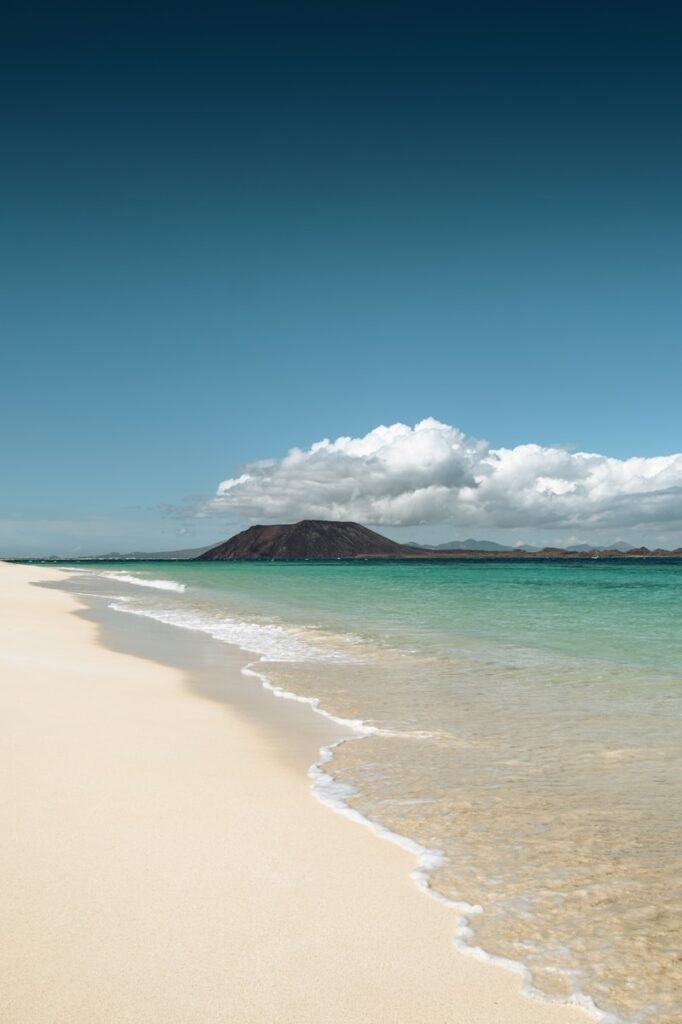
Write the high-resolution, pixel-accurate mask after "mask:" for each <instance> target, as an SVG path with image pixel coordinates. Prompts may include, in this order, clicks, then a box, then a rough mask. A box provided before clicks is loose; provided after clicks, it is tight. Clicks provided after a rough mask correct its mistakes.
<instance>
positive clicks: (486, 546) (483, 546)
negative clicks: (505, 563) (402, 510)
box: [434, 537, 514, 551]
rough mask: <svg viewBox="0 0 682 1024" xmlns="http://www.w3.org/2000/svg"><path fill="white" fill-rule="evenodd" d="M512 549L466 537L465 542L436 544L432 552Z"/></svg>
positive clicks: (453, 541) (452, 541)
mask: <svg viewBox="0 0 682 1024" xmlns="http://www.w3.org/2000/svg"><path fill="white" fill-rule="evenodd" d="M513 550H514V548H511V547H508V546H507V545H505V544H498V543H497V542H496V541H494V540H474V538H473V537H468V538H467V539H466V540H451V541H448V542H447V543H445V544H436V545H435V546H434V551H513Z"/></svg>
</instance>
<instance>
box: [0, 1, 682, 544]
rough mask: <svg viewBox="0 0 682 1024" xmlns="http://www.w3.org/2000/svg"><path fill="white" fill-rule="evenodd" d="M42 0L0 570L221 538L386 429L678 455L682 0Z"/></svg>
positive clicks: (6, 316) (9, 240)
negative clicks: (279, 483)
mask: <svg viewBox="0 0 682 1024" xmlns="http://www.w3.org/2000/svg"><path fill="white" fill-rule="evenodd" d="M56 6H57V5H50V6H46V7H45V10H44V11H40V10H33V9H32V11H31V19H30V21H29V20H28V18H27V17H24V16H23V14H22V11H21V6H20V5H16V8H13V5H12V4H10V5H9V8H8V9H9V16H8V20H7V30H6V32H5V33H4V36H5V38H4V44H3V45H4V46H5V47H6V48H7V52H6V54H4V57H3V60H2V72H1V77H2V81H1V82H0V85H1V86H2V95H3V97H4V99H3V124H4V131H3V134H4V138H3V148H4V153H5V155H4V157H3V165H2V171H1V172H0V173H1V175H2V189H1V190H0V207H1V214H2V223H3V232H2V243H1V249H0V273H1V279H2V294H3V301H2V325H1V326H2V336H3V373H2V378H3V398H2V406H1V408H0V431H1V432H0V437H1V438H2V440H1V441H0V444H1V446H2V448H1V453H2V468H3V484H2V489H1V491H0V553H5V554H15V553H16V554H33V553H35V554H40V553H50V552H52V551H60V552H61V551H64V552H71V551H76V550H79V551H82V552H93V551H101V550H111V549H119V550H124V549H130V548H133V547H144V548H148V549H149V548H151V549H153V548H155V547H156V548H168V547H170V548H173V547H176V546H180V545H184V544H185V543H187V544H194V543H196V544H199V543H203V542H207V543H208V542H210V541H213V540H218V539H221V538H222V537H223V536H225V535H227V534H229V533H231V532H233V531H234V529H236V528H237V527H239V526H241V525H244V524H245V523H246V522H247V521H251V520H252V519H253V518H257V517H258V510H257V508H255V507H254V506H253V502H252V503H251V504H249V512H248V514H247V513H246V512H244V511H243V509H241V507H240V509H241V510H240V509H233V508H226V507H221V508H219V509H212V510H211V512H210V514H209V515H207V516H201V517H199V518H197V516H196V514H195V512H196V510H197V509H205V508H206V501H207V499H208V498H209V496H210V495H212V494H214V493H215V490H216V488H217V486H218V484H219V483H220V481H221V480H224V479H226V478H230V477H234V476H238V475H239V472H240V470H239V467H240V466H243V465H244V464H248V463H252V462H253V461H254V460H258V459H263V458H269V459H274V460H281V459H282V458H283V457H284V456H285V455H286V452H287V450H288V449H290V448H291V447H292V446H297V447H300V448H303V449H306V448H308V447H309V446H310V445H311V444H313V443H315V442H318V441H320V440H322V439H324V438H330V439H334V438H337V437H339V436H342V435H344V436H349V437H355V438H360V437H363V436H364V435H366V434H368V433H369V432H371V431H372V430H374V428H376V427H377V426H379V425H380V424H386V425H389V424H393V423H397V422H401V423H404V424H408V425H414V424H417V423H419V422H420V421H422V420H424V419H425V418H428V417H433V418H435V419H436V420H437V421H439V422H441V423H443V424H447V425H452V426H454V427H457V428H460V429H461V430H462V431H463V432H464V433H465V434H466V435H467V436H470V437H473V438H477V439H485V440H486V441H488V442H489V444H490V446H491V447H492V449H494V450H497V449H502V448H504V449H508V448H514V447H515V446H518V445H526V444H535V445H538V446H541V447H543V448H553V447H556V446H559V447H567V448H569V449H570V450H578V451H580V450H584V451H588V452H597V453H600V454H602V455H604V456H611V457H615V458H618V459H627V458H628V457H631V456H649V457H653V456H663V455H669V454H671V453H676V452H679V451H680V450H681V449H682V441H681V437H680V433H681V432H680V413H679V380H680V371H681V370H682V355H681V352H682V346H681V345H680V335H681V331H680V328H681V326H682V312H681V306H680V302H679V295H680V294H681V287H680V286H681V284H682V281H681V280H680V278H681V270H682V266H681V260H680V242H679V240H680V238H681V237H682V223H681V222H682V209H681V205H680V195H679V182H680V180H682V142H681V138H680V132H679V106H680V100H681V99H682V89H681V85H682V82H681V78H682V59H681V58H682V54H681V53H680V49H682V44H681V43H680V38H681V36H680V33H679V31H678V30H679V25H678V24H677V18H676V15H675V13H674V12H673V11H672V10H671V5H662V6H660V7H658V8H657V7H656V6H655V5H653V6H652V5H647V6H646V8H645V6H644V5H643V4H623V5H619V6H618V11H617V14H614V8H613V5H610V4H609V5H607V4H604V5H600V4H596V5H595V4H590V5H584V6H583V5H581V4H572V5H565V6H564V5H561V4H559V5H551V9H550V7H548V5H537V6H535V5H532V6H531V5H522V6H520V7H514V10H513V11H512V10H511V9H510V7H509V5H504V6H500V7H499V9H498V8H495V7H490V8H486V9H485V11H483V10H481V12H480V14H478V15H477V14H476V13H475V12H472V11H471V7H470V5H457V4H449V5H426V6H424V5H407V4H406V5H401V4H391V5H380V4H371V3H370V4H364V5H354V4H352V3H351V4H344V5H338V7H337V8H336V9H330V10H329V11H327V12H326V13H325V12H321V11H320V5H312V4H310V5H305V4H295V5H288V4H277V5H265V4H260V5H259V4H256V5H252V6H250V8H249V13H248V16H247V15H245V14H243V13H242V14H237V13H236V11H235V9H234V8H233V7H232V5H221V6H220V7H218V6H217V5H206V4H201V3H200V4H198V5H196V4H195V5H189V4H182V3H177V4H173V3H170V4H165V5H158V6H157V5H154V4H148V5H142V10H141V11H140V10H139V9H138V10H135V9H133V8H132V7H130V8H129V7H127V6H126V4H117V5H109V4H106V3H103V4H99V5H94V7H92V6H90V7H89V6H86V5H80V4H73V5H59V6H60V7H61V8H62V9H61V10H56V9H55V8H56ZM614 486H615V485H614ZM670 486H676V485H675V482H674V481H673V483H672V484H670ZM616 496H617V495H616ZM668 499H671V495H668V496H667V498H666V501H668ZM457 500H458V498H457V495H456V494H454V495H453V502H454V503H455V504H456V503H457ZM167 506H170V507H172V514H170V515H169V514H168V512H167V511H164V509H165V508H166V507H167ZM266 506H267V503H264V509H265V508H266ZM180 508H186V509H187V510H188V511H187V513H186V514H185V515H183V514H182V513H180V512H179V511H178V509H180ZM192 510H194V511H192ZM300 511H301V513H302V514H305V513H306V509H305V507H303V506H301V507H300ZM448 514H449V513H448ZM496 523H497V521H495V522H492V523H491V525H486V524H485V523H482V524H481V529H482V528H483V525H486V529H485V530H484V532H485V534H486V535H487V536H493V537H509V538H510V539H516V538H524V539H529V540H533V539H538V538H540V539H542V538H549V537H550V536H551V537H552V538H559V539H568V538H571V539H572V538H576V539H585V540H590V539H591V535H590V529H591V528H592V527H593V526H594V521H590V520H586V521H585V523H584V524H581V522H580V520H579V518H578V519H574V521H572V522H571V524H570V526H569V525H566V524H563V525H561V524H550V525H548V526H547V529H545V528H544V526H541V525H540V526H539V525H537V524H534V523H533V522H531V521H530V520H529V524H528V529H525V530H524V529H523V527H522V526H513V527H512V526H507V525H496ZM675 524H676V520H674V519H671V518H670V516H668V518H667V519H666V520H665V523H663V522H661V523H659V522H658V521H657V520H656V518H655V517H654V518H649V519H648V520H646V521H642V523H641V524H638V523H637V522H634V521H633V520H632V518H631V519H630V520H628V521H627V523H626V522H624V523H623V529H622V530H619V529H618V527H619V525H620V524H619V523H618V521H617V520H616V521H613V520H609V522H608V524H605V525H604V531H605V532H604V536H605V537H606V535H607V534H608V533H609V532H611V534H612V539H614V540H615V539H618V537H619V536H620V535H621V533H623V532H624V531H625V530H626V529H627V530H629V531H630V535H631V536H632V538H633V540H638V541H642V542H646V541H647V540H649V539H652V540H653V539H656V537H659V536H660V537H665V538H673V539H674V536H675V535H676V533H675V531H676V530H677V526H676V525H675ZM383 525H384V526H385V527H386V529H387V532H392V533H393V534H394V535H396V536H405V537H407V535H408V533H409V535H410V536H413V535H414V536H423V537H424V538H426V537H428V538H430V539H443V540H446V539H452V538H453V537H456V536H458V535H460V534H461V533H462V530H460V529H459V521H458V520H457V518H456V516H454V517H453V516H450V518H449V519H448V520H447V521H445V522H443V523H439V522H437V521H432V520H431V519H429V521H428V522H426V523H424V524H423V526H419V524H413V523H411V522H410V523H406V524H405V525H404V526H402V527H401V526H400V524H399V523H398V524H393V525H392V524H391V523H384V524H383ZM464 525H465V524H464V523H462V527H463V528H464ZM476 526H477V523H476V522H475V521H474V522H473V523H471V522H470V521H467V522H466V527H467V528H466V531H465V532H466V535H472V534H473V535H474V536H475V535H477V534H480V533H481V529H477V528H476ZM600 529H601V526H600ZM510 531H511V532H510ZM597 532H598V533H599V531H597ZM512 535H513V537H512ZM680 543H682V539H681V540H680Z"/></svg>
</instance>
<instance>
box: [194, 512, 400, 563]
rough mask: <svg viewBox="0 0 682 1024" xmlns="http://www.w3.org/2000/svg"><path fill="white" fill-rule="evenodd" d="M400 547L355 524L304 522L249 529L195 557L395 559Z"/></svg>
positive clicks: (205, 558) (217, 558) (220, 558)
mask: <svg viewBox="0 0 682 1024" xmlns="http://www.w3.org/2000/svg"><path fill="white" fill-rule="evenodd" d="M404 551H405V547H404V546H403V545H402V544H398V543H397V542H396V541H393V540H389V539H388V537H382V536H381V534H380V533H375V532H374V531H373V530H368V529H367V527H366V526H360V525H359V523H335V522H328V521H327V520H324V519H304V520H302V522H300V523H285V524H282V525H277V526H251V527H250V528H249V529H248V530H244V531H243V532H242V533H238V534H237V535H236V536H234V537H231V538H230V539H229V540H227V541H225V543H224V544H218V545H217V547H214V548H211V549H210V550H208V551H205V552H204V553H203V554H201V555H199V559H200V560H201V561H236V560H252V561H253V560H269V559H276V560H278V561H279V560H291V561H304V560H305V559H318V560H324V559H336V558H361V557H365V558H372V557H386V556H388V557H397V558H400V557H401V556H402V555H403V553H404Z"/></svg>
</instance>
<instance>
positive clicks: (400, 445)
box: [203, 419, 682, 529]
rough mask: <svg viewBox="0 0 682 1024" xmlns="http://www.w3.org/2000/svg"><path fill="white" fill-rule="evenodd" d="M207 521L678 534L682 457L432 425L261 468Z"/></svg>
mask: <svg viewBox="0 0 682 1024" xmlns="http://www.w3.org/2000/svg"><path fill="white" fill-rule="evenodd" d="M203 511H204V512H205V511H209V512H213V513H218V512H219V513H222V514H225V513H227V514H229V515H235V516H239V517H241V518H242V519H248V520H250V521H252V522H255V521H260V522H286V521H292V520H296V519H302V518H309V519H352V520H358V521H360V522H362V523H367V524H369V525H374V526H383V527H400V526H423V525H429V524H443V525H446V524H449V525H452V526H459V527H468V526H476V527H489V528H501V529H504V528H521V529H527V528H529V527H533V528H535V529H553V528H559V527H561V528H566V527H568V528H571V527H580V528H581V529H584V528H595V529H601V528H605V527H608V528H613V529H617V528H631V527H638V526H646V527H647V528H652V527H654V528H656V527H658V528H665V529H678V528H682V453H678V454H674V455H662V456H656V457H653V458H629V459H615V458H610V457H608V456H606V455H599V454H596V453H590V452H570V451H567V450H565V449H564V448H545V447H542V446H540V445H536V444H525V445H519V446H517V447H516V448H491V447H490V445H489V444H488V443H487V442H486V441H482V440H479V439H476V438H472V437H468V436H466V435H465V434H464V433H462V431H461V430H458V429H457V428H456V427H452V426H449V425H448V424H446V423H441V422H439V421H438V420H435V419H425V420H422V421H421V422H420V423H417V424H416V425H415V426H414V427H410V426H406V425H405V424H403V423H394V424H393V425H392V426H388V427H385V426H380V427H376V429H374V430H372V431H370V432H369V433H368V434H366V435H365V436H364V437H339V438H337V439H336V440H335V441H330V440H328V439H324V440H322V441H317V442H316V443H315V444H313V445H311V446H310V447H309V448H306V449H300V448H292V449H291V450H290V451H289V452H288V454H287V455H286V456H285V457H284V458H282V459H263V460H260V461H258V462H252V463H249V464H248V465H246V466H245V467H243V469H242V472H241V473H240V474H239V475H238V476H235V477H232V478H230V479H227V480H223V482H222V483H221V484H220V485H219V487H218V490H217V493H216V496H215V497H214V498H213V499H211V500H210V502H209V503H208V505H207V506H205V508H204V509H203Z"/></svg>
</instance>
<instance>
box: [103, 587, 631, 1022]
mask: <svg viewBox="0 0 682 1024" xmlns="http://www.w3.org/2000/svg"><path fill="white" fill-rule="evenodd" d="M99 575H111V576H114V577H115V576H119V577H120V576H122V575H125V574H114V573H112V574H106V573H102V574H99ZM135 582H136V583H137V582H140V581H139V580H135ZM161 582H165V581H161ZM164 589H169V588H164ZM183 589H184V588H183ZM119 600H120V599H117V600H116V601H115V602H113V603H112V604H110V605H109V607H110V608H112V609H114V610H115V611H121V612H126V613H128V614H132V615H140V616H143V617H146V618H151V619H155V620H156V621H158V622H163V623H166V624H168V625H173V626H176V627H179V628H182V629H190V630H193V631H198V632H203V633H207V634H208V635H210V636H212V637H213V638H214V639H216V640H220V641H221V642H223V643H229V644H234V645H236V646H238V647H240V648H241V649H242V650H246V651H253V652H255V653H257V654H260V659H259V664H260V663H266V662H268V661H311V660H312V661H327V662H329V661H339V660H342V661H349V660H351V659H349V658H348V657H347V656H346V655H343V656H339V654H338V653H335V652H327V651H322V650H320V649H318V648H316V647H315V646H313V645H311V644H309V643H307V642H306V641H305V640H303V639H302V638H301V637H300V636H299V635H297V634H296V633H295V632H294V631H293V630H287V629H285V628H284V627H282V626H276V625H261V624H258V623H253V622H243V621H238V620H236V619H230V618H227V617H217V616H216V617H215V618H211V617H210V616H208V615H199V614H197V613H193V612H190V611H185V610H182V611H179V610H174V609H173V610H171V609H159V608H156V609H152V608H141V607H137V608H136V607H133V606H130V605H127V604H119V603H118V601H119ZM241 671H242V673H243V674H244V675H246V676H252V677H255V678H257V679H259V680H260V682H261V684H262V686H263V687H264V688H265V689H267V690H269V691H270V692H271V693H272V694H273V696H275V697H279V698H281V699H284V700H293V701H296V702H298V703H300V704H307V705H308V706H309V707H310V708H311V710H312V711H314V712H315V713H316V714H319V715H322V716H323V717H324V718H326V719H328V720H329V721H332V722H335V723H336V724H338V725H341V726H344V727H345V728H348V729H350V730H351V731H352V732H353V733H354V735H352V736H346V737H342V738H340V739H339V740H337V741H336V742H335V743H331V744H329V745H328V746H325V747H322V748H321V749H320V759H319V761H317V762H316V763H315V764H313V765H311V767H310V768H309V770H308V776H309V777H310V778H311V779H312V787H311V788H312V792H313V794H314V795H315V797H316V798H317V799H318V800H320V801H321V802H322V803H323V804H325V805H326V806H327V807H329V808H331V809H332V810H334V811H335V812H336V813H338V814H343V815H344V817H346V818H349V819H350V820H351V821H354V822H356V823H357V824H360V825H363V826H365V827H366V828H369V829H371V831H372V832H373V833H374V835H376V836H377V837H379V838H380V839H384V840H387V841H388V842H391V843H395V844H396V845H397V846H400V847H401V848H402V849H404V850H407V851H408V852H409V853H411V854H413V856H414V857H415V858H416V861H417V866H416V867H415V868H414V870H413V871H411V872H410V877H411V878H412V880H413V881H414V883H415V885H416V886H417V888H418V889H419V890H420V891H421V892H423V893H425V894H426V895H428V896H429V897H431V899H435V900H437V901H438V902H439V903H442V904H444V905H446V906H448V907H450V908H451V909H452V910H453V911H454V912H455V913H456V915H457V920H456V925H455V932H454V937H453V943H454V946H455V948H456V949H458V950H459V951H460V952H462V953H464V954H466V955H467V956H472V957H475V958H476V959H478V960H482V961H485V962H486V963H492V964H496V965H497V966H499V967H503V968H505V969H506V970H510V971H513V972H514V973H516V974H519V975H520V976H521V987H522V991H523V992H524V993H525V995H527V996H528V997H529V998H531V999H535V1000H539V1001H540V1002H545V1003H558V1004H560V1003H566V1002H569V1003H571V1004H574V1005H576V1006H580V1007H582V1008H583V1009H585V1010H586V1011H587V1012H588V1013H589V1014H590V1015H591V1016H592V1017H593V1019H594V1020H595V1021H598V1022H599V1024H627V1022H625V1021H623V1020H622V1019H621V1018H619V1017H617V1016H615V1015H613V1014H608V1013H604V1012H603V1011H601V1010H599V1009H598V1007H597V1006H596V1005H595V1003H594V1001H593V1000H592V999H591V998H590V996H588V995H586V994H585V993H583V992H582V991H580V990H579V989H576V990H575V991H574V992H573V994H572V995H571V996H570V997H569V998H568V999H567V1000H566V999H553V998H551V997H549V996H547V995H545V994H544V993H543V992H540V991H539V990H538V989H536V988H535V987H534V985H533V979H532V975H531V973H530V971H529V969H528V968H527V967H526V966H525V965H524V964H522V963H520V962H519V961H515V960H510V959H507V958H505V957H500V956H495V955H494V954H491V953H487V952H486V951H485V950H483V949H481V948H480V947H479V946H475V945H472V944H471V940H472V938H473V936H474V932H473V929H472V928H471V927H470V920H471V918H472V917H475V916H476V915H478V914H481V913H482V912H483V908H482V907H480V906H478V905H476V904H470V903H466V902H463V901H455V900H452V899H450V898H449V897H448V896H445V895H443V893H440V892H438V890H436V889H434V888H432V886H431V877H430V876H431V873H432V872H433V871H434V870H435V869H437V868H439V867H441V866H442V865H443V864H445V863H446V859H447V858H446V857H445V854H444V853H443V851H442V850H437V849H431V848H428V847H425V846H422V845H421V844H420V843H418V842H416V840H414V839H411V838H410V837H409V836H403V835H400V834H399V833H397V832H393V831H391V829H389V828H386V827H385V826H384V825H381V824H379V823H378V822H375V821H372V820H371V819H370V818H368V817H366V816H365V815H364V814H362V813H361V812H360V811H358V810H356V809H355V808H354V807H351V806H350V804H349V803H348V798H349V797H351V796H353V795H355V792H356V791H355V790H354V789H353V787H352V786H351V785H349V784H348V783H345V782H339V781H338V780H337V779H335V778H334V777H333V776H332V775H330V774H329V773H328V772H327V771H325V766H326V765H328V764H329V762H331V761H332V760H333V757H334V750H335V749H336V748H337V747H339V746H341V745H342V744H343V743H347V742H349V741H352V740H360V739H364V738H367V737H369V736H372V735H382V736H404V737H406V738H407V737H409V738H414V739H425V738H428V736H429V735H430V734H428V733H423V732H415V733H401V732H396V731H392V730H385V729H381V728H379V727H377V726H373V725H369V724H368V723H367V722H364V721H362V720H361V719H350V718H341V717H339V716H337V715H332V714H331V713H330V712H328V711H326V710H325V709H324V708H322V707H321V706H320V700H319V698H317V697H304V696H301V695H300V694H297V693H294V692H292V691H289V690H285V689H283V688H282V687H280V686H277V685H275V684H273V683H272V682H271V681H270V680H269V679H268V678H267V676H266V675H264V674H263V673H262V672H259V671H257V670H256V669H255V668H254V667H253V663H252V664H250V665H246V666H244V667H243V668H242V670H241Z"/></svg>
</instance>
